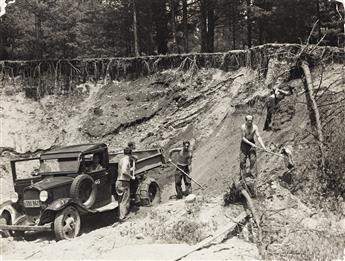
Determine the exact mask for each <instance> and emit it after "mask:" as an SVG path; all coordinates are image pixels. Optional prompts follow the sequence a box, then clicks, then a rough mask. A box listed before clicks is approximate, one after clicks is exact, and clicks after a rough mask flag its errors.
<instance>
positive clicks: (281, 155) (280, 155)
mask: <svg viewBox="0 0 345 261" xmlns="http://www.w3.org/2000/svg"><path fill="white" fill-rule="evenodd" d="M255 148H257V149H259V150H262V151H265V152H267V153H269V154H272V155H275V156H278V157H281V158H285V156H284V155H283V154H280V153H275V152H273V151H269V150H265V149H263V148H260V147H258V146H255Z"/></svg>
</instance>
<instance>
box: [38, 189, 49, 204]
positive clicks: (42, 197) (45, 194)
mask: <svg viewBox="0 0 345 261" xmlns="http://www.w3.org/2000/svg"><path fill="white" fill-rule="evenodd" d="M40 200H41V201H42V202H46V201H47V200H48V192H47V191H46V190H42V191H41V192H40Z"/></svg>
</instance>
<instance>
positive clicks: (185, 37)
mask: <svg viewBox="0 0 345 261" xmlns="http://www.w3.org/2000/svg"><path fill="white" fill-rule="evenodd" d="M182 12H183V13H182V21H183V49H184V52H185V53H188V10H187V0H182Z"/></svg>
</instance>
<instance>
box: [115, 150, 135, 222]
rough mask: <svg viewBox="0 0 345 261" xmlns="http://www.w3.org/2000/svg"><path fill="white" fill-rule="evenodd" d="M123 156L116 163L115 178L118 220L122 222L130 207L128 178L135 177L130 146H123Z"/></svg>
mask: <svg viewBox="0 0 345 261" xmlns="http://www.w3.org/2000/svg"><path fill="white" fill-rule="evenodd" d="M123 153H124V156H123V157H122V158H121V159H120V161H119V164H118V176H117V180H116V192H117V194H118V195H119V221H120V222H123V221H124V220H125V218H126V216H127V214H128V212H129V207H130V180H131V179H135V176H134V171H135V169H134V168H135V166H134V167H132V168H131V154H132V151H131V149H130V148H128V147H127V148H125V149H124V151H123Z"/></svg>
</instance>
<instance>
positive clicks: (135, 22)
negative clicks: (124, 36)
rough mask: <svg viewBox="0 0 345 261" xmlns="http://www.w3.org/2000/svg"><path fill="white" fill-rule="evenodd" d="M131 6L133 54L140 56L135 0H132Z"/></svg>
mask: <svg viewBox="0 0 345 261" xmlns="http://www.w3.org/2000/svg"><path fill="white" fill-rule="evenodd" d="M132 6H133V34H134V55H135V56H136V57H138V56H140V53H139V42H138V29H137V27H138V23H137V10H136V9H137V8H136V4H135V0H132Z"/></svg>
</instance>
